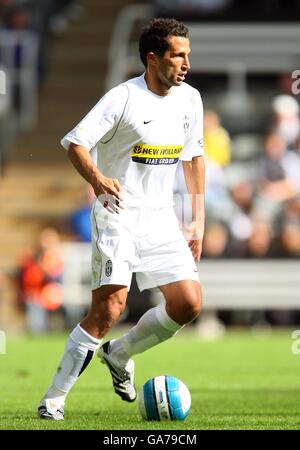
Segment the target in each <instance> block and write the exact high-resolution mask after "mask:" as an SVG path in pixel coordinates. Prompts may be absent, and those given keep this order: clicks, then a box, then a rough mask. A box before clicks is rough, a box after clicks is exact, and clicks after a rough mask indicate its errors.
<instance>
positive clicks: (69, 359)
mask: <svg viewBox="0 0 300 450" xmlns="http://www.w3.org/2000/svg"><path fill="white" fill-rule="evenodd" d="M101 342H102V339H96V338H94V337H93V336H91V335H90V334H88V333H87V332H86V331H85V330H84V329H83V328H81V326H80V325H79V324H78V325H77V326H76V327H75V328H74V330H73V331H72V332H71V334H70V336H69V338H68V340H67V343H66V347H65V352H64V355H63V357H62V359H61V361H60V363H59V367H58V369H57V372H56V373H55V375H54V378H53V383H52V385H51V386H50V388H49V389H48V391H47V392H46V394H45V395H44V397H43V398H42V400H41V401H46V400H49V399H51V403H52V404H56V405H57V406H58V407H60V406H63V405H64V402H65V398H66V396H67V394H68V392H69V391H70V389H71V388H72V386H73V385H74V384H75V382H76V381H77V379H78V377H79V375H80V374H81V373H82V372H83V371H84V370H85V368H86V367H87V366H88V364H89V362H90V361H91V359H92V357H93V356H94V353H95V351H96V350H97V348H98V347H99V346H100V345H101Z"/></svg>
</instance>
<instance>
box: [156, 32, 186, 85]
mask: <svg viewBox="0 0 300 450" xmlns="http://www.w3.org/2000/svg"><path fill="white" fill-rule="evenodd" d="M168 40H169V44H170V48H169V50H167V51H166V52H165V54H164V55H163V56H161V57H160V56H158V57H157V66H156V67H157V77H158V80H159V81H160V83H161V84H163V85H164V86H166V87H168V88H170V87H172V86H180V84H181V83H182V82H183V81H184V79H185V76H186V74H187V72H188V70H189V69H190V62H189V54H190V52H191V49H190V41H189V39H188V38H185V37H181V36H170V37H169V38H168Z"/></svg>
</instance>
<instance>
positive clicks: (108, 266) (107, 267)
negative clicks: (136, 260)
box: [105, 259, 113, 277]
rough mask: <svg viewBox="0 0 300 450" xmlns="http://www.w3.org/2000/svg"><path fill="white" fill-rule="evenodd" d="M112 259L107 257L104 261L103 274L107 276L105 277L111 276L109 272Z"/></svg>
mask: <svg viewBox="0 0 300 450" xmlns="http://www.w3.org/2000/svg"><path fill="white" fill-rule="evenodd" d="M112 266H113V265H112V261H111V260H110V259H108V260H107V261H106V263H105V275H106V276H107V277H110V276H111V273H112Z"/></svg>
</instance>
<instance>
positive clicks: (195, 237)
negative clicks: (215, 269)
mask: <svg viewBox="0 0 300 450" xmlns="http://www.w3.org/2000/svg"><path fill="white" fill-rule="evenodd" d="M203 233H204V224H203V223H201V222H199V221H194V222H192V223H191V224H190V225H189V226H188V227H187V228H186V229H185V235H186V238H187V240H188V246H189V247H190V249H191V252H192V254H193V258H194V260H195V261H196V262H199V261H200V258H201V253H202V242H203Z"/></svg>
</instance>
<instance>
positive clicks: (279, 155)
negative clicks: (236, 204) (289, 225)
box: [259, 133, 300, 209]
mask: <svg viewBox="0 0 300 450" xmlns="http://www.w3.org/2000/svg"><path fill="white" fill-rule="evenodd" d="M299 173H300V157H299V156H298V155H297V154H296V153H295V152H292V151H290V150H288V149H287V144H286V142H285V140H284V138H283V137H282V136H280V135H279V134H275V133H271V134H269V135H268V136H267V137H266V140H265V147H264V155H263V156H262V158H261V160H260V185H259V195H260V196H261V197H262V198H263V202H264V206H263V207H264V208H265V207H266V206H271V207H272V204H273V206H274V207H275V208H276V209H278V206H280V204H281V203H282V202H285V201H287V200H289V199H293V198H295V197H296V196H297V195H299V194H300V176H299ZM268 203H269V205H268Z"/></svg>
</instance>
